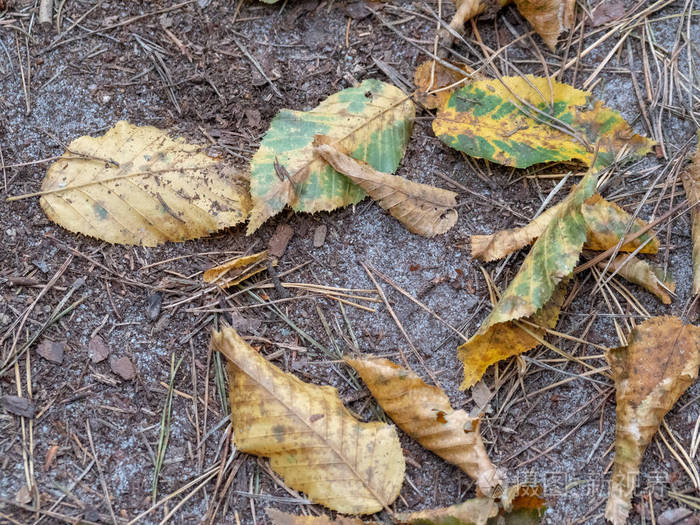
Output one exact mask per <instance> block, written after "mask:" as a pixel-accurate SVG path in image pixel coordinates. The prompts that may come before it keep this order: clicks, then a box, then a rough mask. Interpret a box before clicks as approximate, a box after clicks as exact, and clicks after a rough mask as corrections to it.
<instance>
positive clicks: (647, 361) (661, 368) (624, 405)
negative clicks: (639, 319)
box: [605, 317, 700, 525]
mask: <svg viewBox="0 0 700 525" xmlns="http://www.w3.org/2000/svg"><path fill="white" fill-rule="evenodd" d="M606 357H607V359H608V362H609V363H610V368H611V369H612V374H613V378H614V380H615V389H616V394H615V397H616V401H617V410H616V426H615V461H614V467H613V473H612V479H611V482H610V496H609V498H608V503H607V507H606V509H605V517H606V518H607V519H608V520H610V521H611V522H613V523H614V524H615V525H622V524H624V523H626V521H627V516H628V515H629V511H630V506H631V499H632V495H633V493H634V487H635V484H636V480H637V476H638V474H639V465H640V463H641V460H642V455H643V454H644V451H645V450H646V448H647V445H648V444H649V443H650V442H651V438H652V437H653V436H654V434H655V433H656V431H657V430H658V428H659V425H660V424H661V421H662V420H663V418H664V416H665V415H666V413H667V412H668V411H669V410H671V408H672V407H673V405H674V404H675V403H676V401H678V399H679V398H680V396H681V395H682V394H683V392H685V390H686V389H687V388H688V387H689V386H690V385H691V384H692V383H693V381H695V379H696V378H697V376H698V365H700V328H699V327H697V326H693V325H684V324H683V321H682V320H681V319H679V318H677V317H653V318H651V319H648V320H647V321H645V322H644V323H642V324H641V325H639V326H637V327H636V328H635V329H633V330H632V332H631V333H630V335H629V337H628V344H627V346H624V347H620V348H615V349H613V350H610V351H609V352H608V354H607V356H606Z"/></svg>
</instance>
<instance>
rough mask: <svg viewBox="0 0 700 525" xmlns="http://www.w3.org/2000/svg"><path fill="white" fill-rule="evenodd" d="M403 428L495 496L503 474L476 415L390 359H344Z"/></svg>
mask: <svg viewBox="0 0 700 525" xmlns="http://www.w3.org/2000/svg"><path fill="white" fill-rule="evenodd" d="M345 362H346V363H348V364H349V365H350V366H352V367H353V368H354V369H355V370H356V371H357V373H358V374H360V377H362V380H363V381H364V382H365V384H366V385H367V387H368V388H369V390H370V392H372V395H373V396H374V398H375V399H376V400H377V402H378V403H379V404H380V405H381V407H382V408H383V409H384V411H385V412H386V413H387V414H388V415H389V417H391V419H392V420H393V421H394V423H396V424H397V425H398V426H399V428H401V430H403V431H404V432H406V434H408V435H409V436H411V437H413V438H415V439H416V440H418V442H419V443H420V444H421V445H422V446H424V447H425V448H427V449H428V450H431V451H432V452H434V453H435V454H437V455H438V456H440V457H441V458H443V459H444V460H445V461H449V462H450V463H452V464H454V465H457V466H458V467H459V468H460V469H462V470H463V471H464V472H466V473H467V474H468V475H469V476H470V477H471V478H472V479H474V480H476V481H477V486H478V488H479V490H480V491H481V493H482V494H484V495H486V496H493V495H494V494H497V490H499V489H500V486H501V484H502V482H503V474H502V472H500V471H499V470H498V469H497V468H496V467H495V466H494V465H493V463H491V460H490V459H489V457H488V454H487V453H486V448H485V447H484V442H483V441H482V440H481V434H480V433H479V418H477V417H469V415H468V414H467V413H466V412H465V411H464V410H454V409H453V408H452V406H451V405H450V400H449V398H448V397H447V395H446V394H445V392H443V391H442V390H441V389H439V388H437V387H435V386H430V385H428V384H426V383H425V382H424V381H423V380H422V379H421V378H420V377H418V376H417V375H416V374H415V373H414V372H413V371H411V370H407V369H405V368H402V367H400V366H398V365H396V364H395V363H392V362H391V361H389V360H388V359H382V358H370V359H346V360H345Z"/></svg>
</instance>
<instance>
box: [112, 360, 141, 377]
mask: <svg viewBox="0 0 700 525" xmlns="http://www.w3.org/2000/svg"><path fill="white" fill-rule="evenodd" d="M109 367H110V368H111V369H112V372H114V373H115V374H117V375H118V376H119V377H121V378H122V379H123V380H124V381H131V380H132V379H133V378H135V377H136V367H135V366H134V364H133V363H132V362H131V359H129V358H128V357H115V358H112V359H110V360H109Z"/></svg>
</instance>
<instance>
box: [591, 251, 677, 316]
mask: <svg viewBox="0 0 700 525" xmlns="http://www.w3.org/2000/svg"><path fill="white" fill-rule="evenodd" d="M606 266H607V268H608V271H609V272H610V273H613V272H615V271H617V275H619V276H620V277H622V278H623V279H627V280H628V281H629V282H631V283H634V284H637V285H639V286H641V287H642V288H645V289H647V290H649V291H650V292H651V293H653V294H654V295H655V296H656V297H658V298H659V299H660V300H661V302H662V303H664V304H671V296H670V295H669V292H670V293H673V292H675V291H676V283H675V282H674V281H673V279H672V278H671V276H670V275H664V271H663V269H661V268H658V267H657V266H654V265H652V264H650V263H648V262H646V261H642V260H641V259H637V258H636V257H630V256H629V255H618V256H617V257H615V259H613V261H612V262H611V263H610V265H609V266H608V261H607V260H606V261H601V262H600V263H599V264H598V267H599V268H601V269H605V267H606Z"/></svg>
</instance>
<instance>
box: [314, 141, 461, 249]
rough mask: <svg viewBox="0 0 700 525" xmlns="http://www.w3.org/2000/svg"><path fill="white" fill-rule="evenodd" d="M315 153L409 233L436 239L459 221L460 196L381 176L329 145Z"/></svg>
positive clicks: (320, 146) (393, 176) (385, 175)
mask: <svg viewBox="0 0 700 525" xmlns="http://www.w3.org/2000/svg"><path fill="white" fill-rule="evenodd" d="M316 151H318V152H319V154H320V155H321V156H322V157H323V158H324V159H325V160H326V161H327V162H328V163H329V164H330V165H331V166H333V168H334V169H335V170H336V171H338V172H340V173H342V174H343V175H345V176H347V177H348V178H349V179H350V180H352V181H353V182H354V183H355V184H357V185H358V186H360V187H361V188H362V189H363V190H365V191H366V192H367V194H368V195H369V196H370V197H372V199H374V200H375V201H377V203H378V204H379V205H380V206H381V207H382V208H384V209H385V210H387V211H388V212H389V214H390V215H391V216H392V217H394V218H395V219H397V220H398V221H399V222H401V224H403V225H404V226H405V227H406V229H408V231H410V232H412V233H416V234H418V235H423V236H424V237H434V236H435V235H440V234H442V233H445V232H446V231H448V230H449V229H450V228H452V226H454V225H455V223H456V222H457V210H455V208H454V207H455V206H456V205H457V202H456V197H457V194H456V193H454V192H453V191H449V190H444V189H441V188H436V187H434V186H429V185H427V184H419V183H417V182H412V181H410V180H408V179H404V178H403V177H398V176H396V175H390V174H389V173H382V172H380V171H377V170H375V169H374V168H372V167H371V166H370V165H369V164H367V163H365V162H362V161H358V160H355V159H353V158H352V157H349V156H348V155H345V154H344V153H342V152H340V151H338V150H337V149H335V148H333V147H332V146H329V145H327V144H320V145H318V146H317V147H316Z"/></svg>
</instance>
